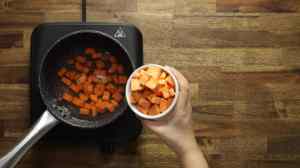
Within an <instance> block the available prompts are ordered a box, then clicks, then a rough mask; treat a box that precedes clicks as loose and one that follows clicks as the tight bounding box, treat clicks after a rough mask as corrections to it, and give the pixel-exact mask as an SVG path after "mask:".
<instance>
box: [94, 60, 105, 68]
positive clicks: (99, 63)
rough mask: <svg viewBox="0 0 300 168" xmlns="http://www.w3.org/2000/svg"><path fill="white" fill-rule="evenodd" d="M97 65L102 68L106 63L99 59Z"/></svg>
mask: <svg viewBox="0 0 300 168" xmlns="http://www.w3.org/2000/svg"><path fill="white" fill-rule="evenodd" d="M96 67H97V68H99V69H102V68H105V64H104V62H102V61H101V60H98V61H96Z"/></svg>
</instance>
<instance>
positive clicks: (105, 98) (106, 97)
mask: <svg viewBox="0 0 300 168" xmlns="http://www.w3.org/2000/svg"><path fill="white" fill-rule="evenodd" d="M102 99H103V100H109V99H110V93H109V92H108V91H104V92H103V96H102Z"/></svg>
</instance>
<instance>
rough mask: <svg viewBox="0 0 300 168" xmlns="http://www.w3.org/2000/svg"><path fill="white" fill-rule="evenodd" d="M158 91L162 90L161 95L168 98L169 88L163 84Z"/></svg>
mask: <svg viewBox="0 0 300 168" xmlns="http://www.w3.org/2000/svg"><path fill="white" fill-rule="evenodd" d="M160 91H161V92H162V95H163V97H164V98H165V99H167V98H169V97H170V96H171V94H170V92H169V88H168V87H166V86H164V87H162V88H160Z"/></svg>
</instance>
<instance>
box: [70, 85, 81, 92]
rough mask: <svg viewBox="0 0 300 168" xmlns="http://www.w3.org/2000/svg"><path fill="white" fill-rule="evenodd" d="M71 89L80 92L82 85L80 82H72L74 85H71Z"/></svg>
mask: <svg viewBox="0 0 300 168" xmlns="http://www.w3.org/2000/svg"><path fill="white" fill-rule="evenodd" d="M70 89H71V90H72V91H74V92H75V93H78V92H80V90H81V85H78V84H72V85H71V86H70Z"/></svg>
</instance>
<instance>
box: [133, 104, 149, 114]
mask: <svg viewBox="0 0 300 168" xmlns="http://www.w3.org/2000/svg"><path fill="white" fill-rule="evenodd" d="M136 108H137V109H138V110H139V111H140V112H142V113H144V114H148V110H146V109H144V108H143V107H141V106H136Z"/></svg>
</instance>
